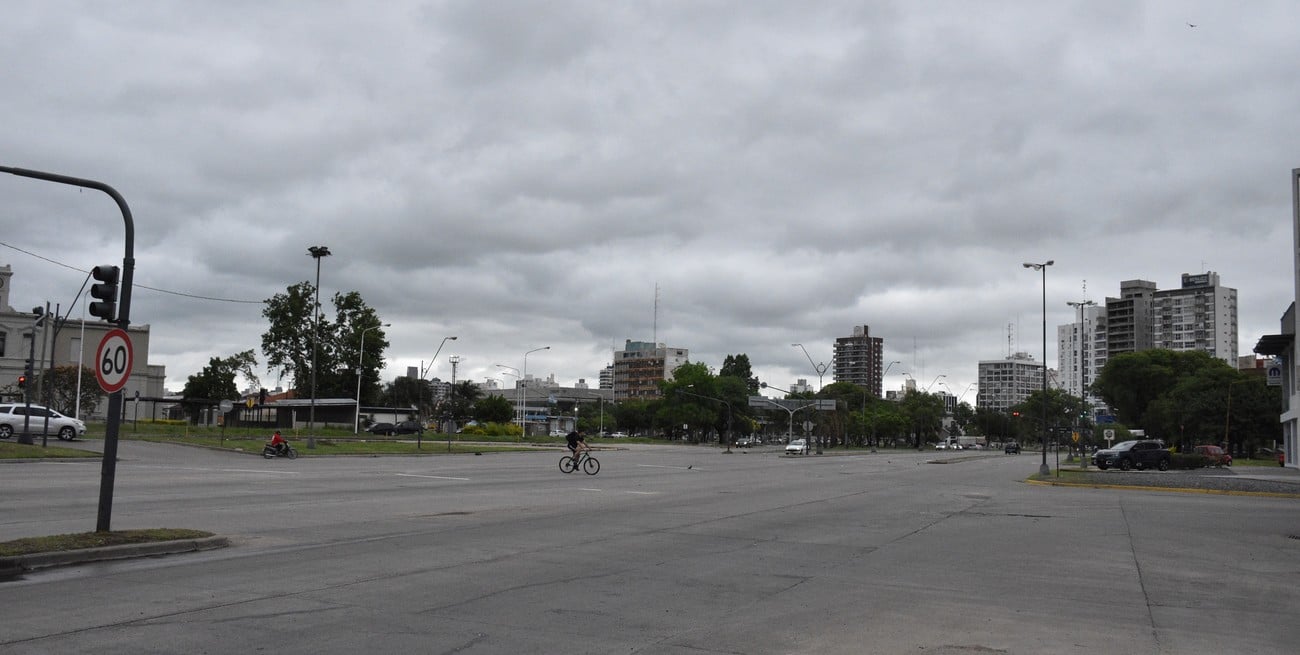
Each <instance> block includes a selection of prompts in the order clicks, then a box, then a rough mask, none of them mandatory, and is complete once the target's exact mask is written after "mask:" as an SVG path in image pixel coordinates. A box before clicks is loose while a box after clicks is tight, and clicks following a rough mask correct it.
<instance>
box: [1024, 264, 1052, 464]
mask: <svg viewBox="0 0 1300 655" xmlns="http://www.w3.org/2000/svg"><path fill="white" fill-rule="evenodd" d="M1055 263H1056V261H1055V260H1052V259H1049V260H1047V261H1045V262H1043V263H1041V264H1035V263H1032V262H1025V263H1024V264H1022V265H1023V266H1024V267H1025V268H1032V269H1034V270H1035V271H1041V272H1042V273H1043V399H1042V402H1043V425H1042V426H1041V427H1042V430H1043V432H1042V435H1043V438H1042V444H1043V463H1042V464H1040V465H1039V467H1038V473H1039V475H1048V474H1050V473H1051V472H1052V469H1050V468H1048V467H1047V267H1048V266H1051V265H1052V264H1055Z"/></svg>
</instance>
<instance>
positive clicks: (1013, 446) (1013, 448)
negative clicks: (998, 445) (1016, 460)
mask: <svg viewBox="0 0 1300 655" xmlns="http://www.w3.org/2000/svg"><path fill="white" fill-rule="evenodd" d="M1002 452H1004V453H1006V454H1008V455H1019V454H1020V444H1018V443H1016V442H1014V441H1012V442H1011V443H1008V444H1007V445H1005V446H1003V447H1002Z"/></svg>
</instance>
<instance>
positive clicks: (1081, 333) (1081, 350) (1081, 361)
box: [1056, 300, 1097, 398]
mask: <svg viewBox="0 0 1300 655" xmlns="http://www.w3.org/2000/svg"><path fill="white" fill-rule="evenodd" d="M1065 304H1067V305H1069V306H1071V307H1077V308H1079V338H1078V341H1077V344H1078V347H1079V351H1078V352H1079V355H1078V365H1079V368H1078V371H1079V388H1078V390H1077V391H1078V394H1079V397H1080V398H1083V397H1084V389H1086V388H1087V386H1088V385H1086V384H1084V375H1083V371H1084V367H1086V366H1087V360H1086V359H1085V358H1086V357H1087V353H1085V352H1084V346H1085V345H1086V343H1087V342H1086V341H1084V338H1085V337H1084V332H1085V330H1084V323H1083V321H1084V318H1083V308H1084V307H1092V306H1093V305H1096V304H1097V303H1095V302H1093V301H1091V300H1080V301H1079V302H1075V301H1073V300H1070V301H1067V302H1066V303H1065ZM1056 359H1057V360H1058V361H1059V360H1060V359H1061V356H1060V354H1059V353H1058V354H1057V356H1056ZM1073 377H1074V376H1071V380H1070V381H1071V382H1073V381H1074V380H1073ZM1071 391H1075V389H1071Z"/></svg>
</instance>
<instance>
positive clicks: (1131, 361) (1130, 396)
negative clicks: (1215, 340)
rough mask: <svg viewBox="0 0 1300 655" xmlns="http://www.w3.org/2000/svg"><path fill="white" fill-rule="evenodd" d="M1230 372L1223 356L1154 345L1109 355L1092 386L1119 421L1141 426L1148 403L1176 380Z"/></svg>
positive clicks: (1144, 421)
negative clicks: (1112, 355) (1167, 348)
mask: <svg viewBox="0 0 1300 655" xmlns="http://www.w3.org/2000/svg"><path fill="white" fill-rule="evenodd" d="M1231 373H1232V369H1231V367H1229V366H1228V365H1227V364H1226V363H1224V362H1223V360H1220V359H1215V358H1213V357H1211V356H1209V355H1208V354H1206V353H1203V352H1175V351H1172V350H1165V349H1160V348H1157V349H1153V350H1143V351H1140V352H1135V353H1123V354H1120V355H1115V356H1114V357H1111V358H1110V359H1109V360H1108V361H1107V362H1106V367H1105V368H1103V369H1102V370H1101V374H1100V375H1098V376H1097V379H1096V381H1094V382H1093V384H1092V389H1093V392H1094V393H1096V394H1097V396H1098V397H1100V398H1101V399H1102V400H1103V401H1105V403H1106V404H1107V405H1109V406H1110V407H1112V408H1113V409H1114V410H1115V416H1116V418H1117V419H1118V420H1119V422H1120V423H1123V424H1125V425H1128V426H1131V427H1132V426H1136V427H1142V428H1145V427H1146V422H1147V411H1148V409H1150V408H1151V404H1152V403H1153V402H1155V401H1156V399H1158V398H1160V397H1161V396H1163V395H1165V394H1167V393H1169V392H1170V391H1172V390H1173V389H1174V388H1175V387H1176V386H1177V385H1178V383H1179V381H1180V380H1183V379H1185V378H1189V377H1201V376H1212V377H1217V378H1219V379H1226V378H1228V377H1230V374H1231Z"/></svg>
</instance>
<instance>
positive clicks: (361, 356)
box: [352, 323, 391, 434]
mask: <svg viewBox="0 0 1300 655" xmlns="http://www.w3.org/2000/svg"><path fill="white" fill-rule="evenodd" d="M390 326H391V324H390V323H381V324H379V325H372V326H370V327H368V328H366V329H364V330H362V331H361V347H360V348H359V349H358V350H357V417H356V419H355V420H354V421H353V422H352V434H358V433H360V432H361V377H362V375H364V371H365V369H364V368H363V362H364V360H365V357H366V333H367V332H369V331H371V330H374V329H376V328H381V327H390Z"/></svg>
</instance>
